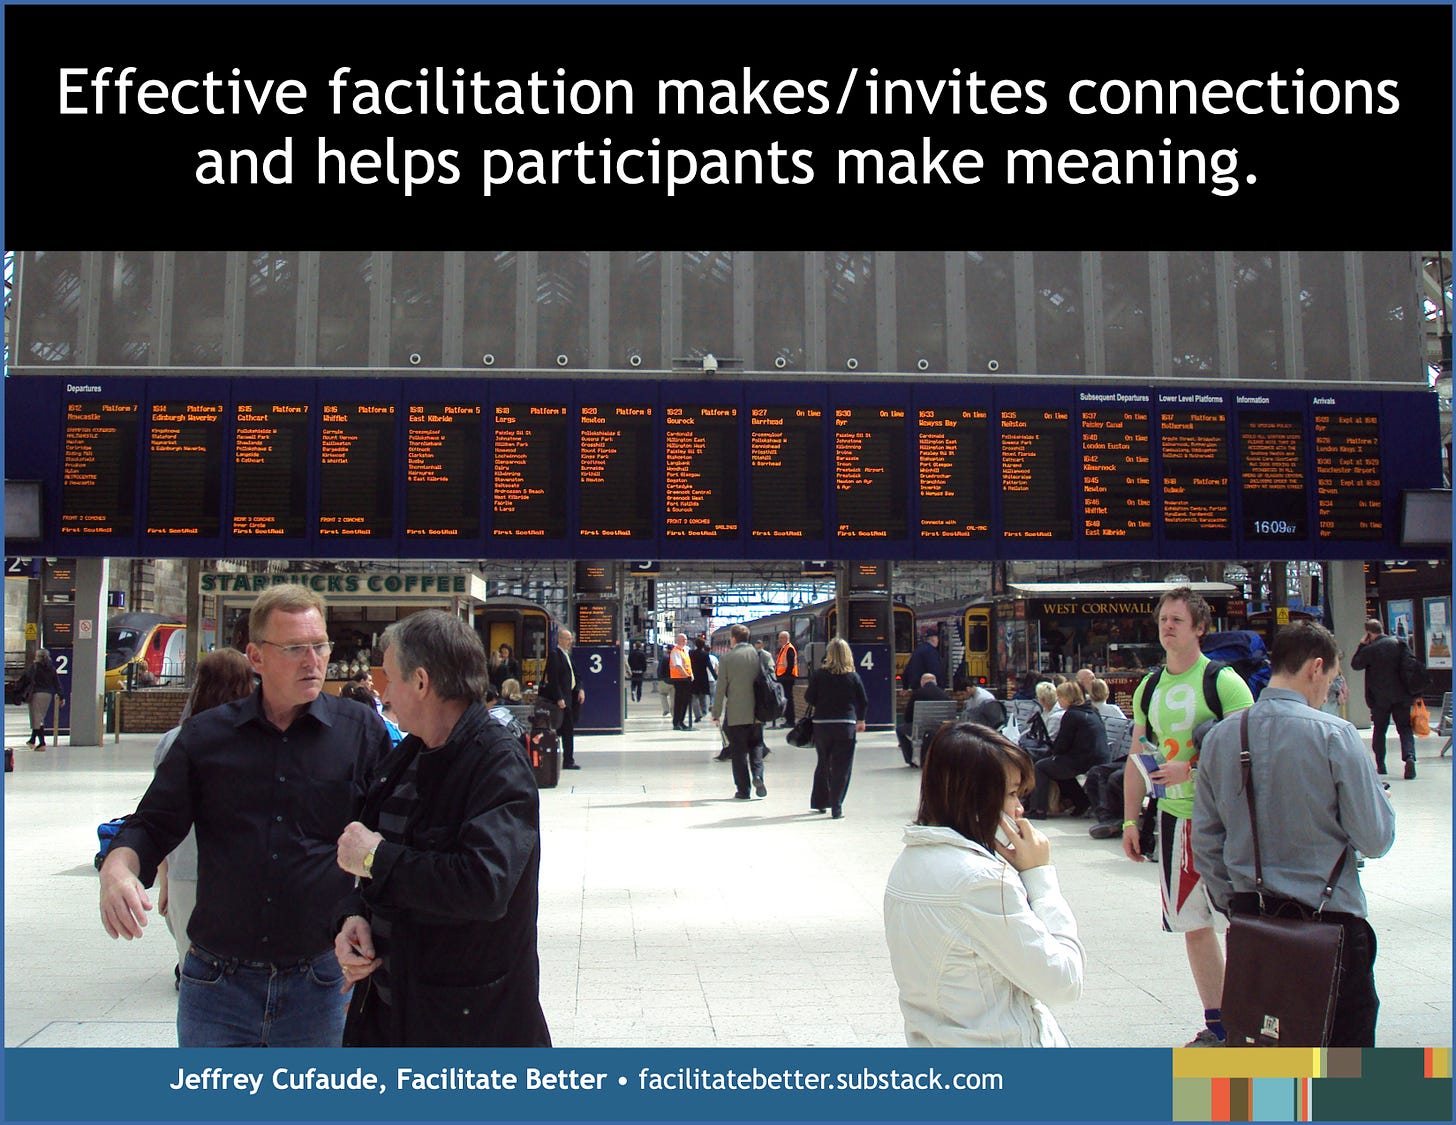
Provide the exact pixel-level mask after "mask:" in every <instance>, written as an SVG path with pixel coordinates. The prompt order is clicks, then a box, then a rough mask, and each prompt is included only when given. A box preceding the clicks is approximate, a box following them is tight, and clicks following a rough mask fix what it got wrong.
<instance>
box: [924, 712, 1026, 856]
mask: <svg viewBox="0 0 1456 1125" xmlns="http://www.w3.org/2000/svg"><path fill="white" fill-rule="evenodd" d="M1010 770H1015V771H1016V772H1017V773H1018V774H1019V775H1020V777H1021V785H1020V787H1019V789H1018V792H1019V793H1020V794H1021V796H1023V797H1025V796H1026V795H1027V794H1028V793H1030V792H1031V790H1032V788H1033V786H1034V785H1035V782H1036V777H1035V773H1034V768H1033V766H1032V762H1031V758H1030V756H1028V755H1027V753H1026V751H1025V750H1023V749H1021V747H1019V746H1017V745H1016V743H1014V742H1011V741H1010V740H1008V739H1006V738H1004V737H1002V736H1001V735H1000V734H999V733H998V732H996V731H994V730H992V729H991V728H990V727H988V726H983V725H982V724H981V723H954V724H947V725H946V726H943V727H941V728H940V730H939V731H937V732H936V735H935V738H933V739H932V740H931V743H930V748H929V749H928V750H927V751H926V753H925V764H924V765H923V766H922V767H921V771H920V812H919V813H918V814H917V816H916V817H915V823H916V824H919V825H924V826H927V827H940V828H953V829H955V831H957V832H959V833H960V834H961V835H962V836H964V837H965V838H966V839H967V840H973V841H975V842H976V843H977V844H980V845H981V847H983V848H985V849H986V850H987V851H988V852H990V853H991V854H992V855H995V854H996V848H995V839H996V828H997V826H998V825H999V824H1000V823H1001V810H1002V807H1003V806H1004V805H1005V804H1006V774H1007V772H1008V771H1010Z"/></svg>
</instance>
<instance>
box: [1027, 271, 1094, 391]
mask: <svg viewBox="0 0 1456 1125" xmlns="http://www.w3.org/2000/svg"><path fill="white" fill-rule="evenodd" d="M1031 268H1032V278H1033V283H1034V285H1035V286H1036V363H1037V366H1038V367H1039V368H1040V369H1041V370H1042V371H1043V372H1045V373H1047V374H1049V375H1081V374H1083V373H1084V372H1085V371H1086V368H1087V364H1086V360H1085V359H1084V357H1083V343H1084V341H1085V337H1084V335H1083V326H1082V322H1083V313H1082V255H1081V254H1080V253H1079V252H1078V251H1076V250H1039V251H1037V252H1036V254H1034V255H1033V256H1032V266H1031Z"/></svg>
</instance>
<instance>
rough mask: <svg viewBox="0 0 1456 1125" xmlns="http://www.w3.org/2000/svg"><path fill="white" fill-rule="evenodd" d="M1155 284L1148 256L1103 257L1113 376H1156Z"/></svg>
mask: <svg viewBox="0 0 1456 1125" xmlns="http://www.w3.org/2000/svg"><path fill="white" fill-rule="evenodd" d="M1152 304H1153V300H1152V281H1151V272H1150V271H1149V269H1148V256H1147V254H1145V253H1142V252H1141V251H1138V252H1129V251H1125V250H1109V251H1105V252H1104V253H1103V255H1102V339H1103V343H1104V345H1105V346H1106V349H1107V373H1108V374H1109V375H1143V376H1147V375H1151V374H1152V373H1153V330H1152V328H1153V324H1152V314H1151V311H1150V310H1151V309H1152Z"/></svg>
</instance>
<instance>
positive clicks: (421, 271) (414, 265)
mask: <svg viewBox="0 0 1456 1125" xmlns="http://www.w3.org/2000/svg"><path fill="white" fill-rule="evenodd" d="M444 349H445V255H444V254H443V253H441V252H440V251H438V250H434V251H419V250H396V251H395V252H394V261H393V266H392V269H391V271H390V288H389V364H390V366H391V367H411V366H414V364H413V361H412V360H411V359H410V357H411V356H415V355H417V356H419V357H420V365H421V366H424V367H439V366H440V364H441V363H443V362H444V359H445V350H444Z"/></svg>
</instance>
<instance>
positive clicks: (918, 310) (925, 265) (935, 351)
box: [895, 250, 949, 371]
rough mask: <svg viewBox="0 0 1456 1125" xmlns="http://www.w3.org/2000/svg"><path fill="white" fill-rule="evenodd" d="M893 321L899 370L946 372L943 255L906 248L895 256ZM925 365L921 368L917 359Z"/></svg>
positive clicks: (947, 368) (947, 367)
mask: <svg viewBox="0 0 1456 1125" xmlns="http://www.w3.org/2000/svg"><path fill="white" fill-rule="evenodd" d="M895 309H896V316H895V322H896V327H897V330H898V331H897V336H898V343H897V344H896V347H897V349H898V352H899V354H898V356H897V357H896V359H897V362H896V366H897V369H898V370H900V371H947V370H949V366H948V364H947V363H946V358H945V255H944V254H943V253H940V252H936V251H928V250H907V251H904V252H902V253H899V254H896V255H895ZM922 360H923V361H924V362H925V366H924V367H921V366H920V364H921V361H922Z"/></svg>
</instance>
